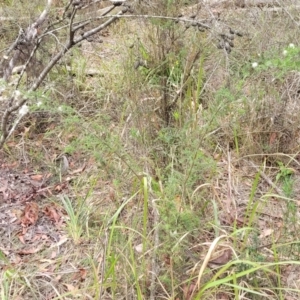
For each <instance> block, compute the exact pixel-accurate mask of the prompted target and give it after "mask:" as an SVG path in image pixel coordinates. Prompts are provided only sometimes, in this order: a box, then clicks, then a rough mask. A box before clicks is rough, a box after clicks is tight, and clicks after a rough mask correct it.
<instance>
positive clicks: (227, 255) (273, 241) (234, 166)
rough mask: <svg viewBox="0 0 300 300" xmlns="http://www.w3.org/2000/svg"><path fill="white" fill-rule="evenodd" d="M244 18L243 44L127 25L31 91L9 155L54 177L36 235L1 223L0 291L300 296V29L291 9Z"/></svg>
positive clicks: (50, 295)
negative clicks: (59, 163) (62, 169)
mask: <svg viewBox="0 0 300 300" xmlns="http://www.w3.org/2000/svg"><path fill="white" fill-rule="evenodd" d="M169 2H170V3H169ZM169 2H168V3H169V5H170V4H171V2H172V1H169ZM155 5H157V6H158V7H159V6H160V5H161V7H160V10H159V11H164V12H165V14H166V15H172V14H175V13H176V14H177V11H176V10H177V9H188V8H185V7H184V3H180V4H178V5H179V6H178V7H175V6H164V5H163V4H161V3H158V2H155ZM155 5H154V6H153V8H152V9H153V10H154V12H155V11H157V6H155ZM180 5H181V7H180ZM10 9H12V8H10ZM141 9H142V8H141ZM148 9H151V8H148ZM287 9H289V8H287ZM154 12H153V13H154ZM149 13H151V11H150V12H149ZM232 13H233V12H232V11H230V10H228V11H225V12H224V14H223V16H222V18H224V19H225V21H227V22H228V26H232V27H233V28H235V27H236V26H238V27H239V26H240V27H241V28H240V27H239V30H240V31H241V32H243V33H244V32H245V35H244V36H243V37H240V38H239V39H238V38H237V37H235V40H234V42H235V47H234V48H233V49H232V52H231V53H230V54H227V53H225V52H224V51H223V50H220V49H217V47H215V46H216V45H215V44H216V40H215V37H214V36H213V34H212V35H211V34H210V33H209V32H208V33H207V32H206V33H203V32H201V31H198V30H196V29H195V28H192V27H191V28H188V29H187V28H186V27H185V26H183V25H181V24H177V23H175V24H174V23H169V22H164V21H151V20H149V21H145V20H143V21H142V20H141V21H140V22H139V23H138V24H137V22H136V21H134V20H130V21H128V22H125V21H124V20H122V21H120V22H119V23H116V24H115V25H113V26H112V27H111V28H110V36H109V37H108V39H106V40H105V42H104V43H103V44H101V45H100V46H99V45H97V46H95V48H93V47H91V45H90V44H84V45H83V46H82V47H81V48H78V49H76V51H75V52H74V53H73V56H70V60H71V62H70V63H71V71H68V70H67V69H66V68H65V66H61V67H58V68H57V69H56V70H54V71H53V72H52V73H51V74H50V75H49V80H51V82H50V81H49V82H48V81H46V82H45V87H47V91H46V93H43V91H39V92H36V93H34V94H33V95H30V97H31V98H30V99H31V100H30V101H31V104H30V109H31V112H30V114H29V116H28V118H27V119H26V120H24V122H23V124H21V125H22V126H19V127H20V128H18V130H17V132H16V134H15V135H14V136H13V137H12V138H11V139H10V140H9V141H8V143H7V144H6V148H5V150H3V151H2V153H1V156H2V157H3V160H5V161H10V162H11V163H14V162H16V161H17V162H18V167H16V168H15V169H16V170H17V172H19V173H20V174H23V173H26V172H27V173H28V172H32V173H35V174H36V173H37V174H44V175H45V174H49V173H50V174H51V177H49V178H50V179H49V181H45V182H46V185H45V189H46V191H47V192H45V193H44V194H42V195H41V196H40V198H39V200H34V199H33V200H32V201H36V202H37V203H38V204H39V207H40V213H39V219H38V223H37V224H36V225H32V226H30V227H29V228H28V229H27V232H26V233H25V235H24V238H23V239H24V241H25V243H23V242H22V240H21V239H20V238H19V235H20V233H19V232H20V225H18V224H15V223H12V224H10V226H12V229H11V230H12V233H13V235H11V236H7V235H6V233H5V232H4V231H0V234H1V235H2V240H3V245H1V247H0V270H1V271H0V276H1V280H0V281H1V284H0V295H1V296H0V297H1V300H2V299H20V297H22V298H24V299H26V298H30V299H75V298H80V299H125V298H126V299H174V300H175V299H190V300H191V299H265V298H266V299H298V297H299V294H300V292H299V291H300V287H299V283H298V281H297V278H296V277H295V274H298V273H299V262H298V256H299V240H300V239H299V234H298V232H299V227H298V225H299V221H298V218H297V209H298V200H297V195H298V192H299V191H298V181H299V174H298V170H299V163H298V162H297V157H298V153H299V152H298V151H299V146H298V138H299V137H298V131H299V130H298V127H299V121H300V119H299V111H298V109H299V108H298V106H297V105H296V104H297V99H298V85H297V84H298V82H299V75H298V67H299V66H298V64H299V62H298V54H299V47H298V40H297V36H298V35H299V32H298V31H299V29H298V27H297V26H296V24H295V23H293V22H292V21H291V20H290V19H287V18H286V17H285V14H284V12H282V15H280V16H279V17H275V16H270V14H269V12H264V10H261V11H260V19H259V21H257V23H255V24H254V23H253V22H249V23H247V22H244V21H243V22H242V20H244V19H245V18H248V17H249V16H247V15H242V14H243V12H239V13H237V12H236V11H235V12H234V13H235V17H234V18H233V17H232V15H231V14H232ZM290 13H291V14H293V13H294V12H293V11H290ZM243 23H247V24H249V26H248V28H246V27H245V26H246V25H245V24H244V25H243ZM279 26H282V28H289V29H288V30H289V31H288V34H284V35H283V34H282V35H281V36H280V37H279V36H274V35H272V34H270V37H269V39H268V41H267V42H266V43H265V44H264V45H262V37H263V36H265V35H266V34H267V33H268V32H269V29H270V28H272V29H273V31H276V32H277V33H278V35H280V31H278V30H277V29H278V28H279ZM137 29H139V30H137ZM7 39H8V40H9V37H7ZM278 40H280V41H278ZM107 50H109V51H107ZM105 51H107V52H105ZM99 53H100V54H101V55H102V53H108V54H105V55H106V57H105V58H99V57H101V56H100V55H99ZM136 60H142V61H143V62H144V61H146V62H147V64H145V65H143V64H142V65H141V64H140V65H139V66H138V67H137V68H135V63H136ZM254 62H257V66H256V64H254V65H253V63H254ZM253 66H254V67H253ZM95 67H97V69H99V74H96V75H93V77H91V76H86V72H87V70H90V69H91V68H93V69H94V68H95ZM60 68H61V69H60ZM69 72H71V73H72V74H70V73H69ZM24 89H25V86H24ZM38 101H41V102H42V104H38V103H39V102H38ZM41 115H44V118H43V119H42V118H41ZM45 116H46V117H45ZM28 128H29V129H28ZM16 149H20V150H19V151H18V150H16ZM20 154H21V155H22V156H20ZM61 154H64V155H65V156H66V157H67V159H68V163H69V169H68V171H67V172H66V173H65V174H57V173H59V172H54V171H53V170H54V165H55V161H56V158H57V157H59V155H61ZM20 157H26V158H27V160H26V163H24V161H23V159H22V158H20ZM3 169H4V168H2V169H1V170H2V172H4V171H3ZM27 173H26V174H27ZM30 174H31V173H30ZM15 178H16V177H15ZM43 188H44V187H43ZM49 203H55V207H56V209H57V213H58V214H61V215H60V216H61V219H60V220H61V221H55V220H53V219H51V218H47V217H46V216H45V215H44V213H43V211H44V208H45V207H46V206H47V205H48V204H49ZM18 205H19V206H20V208H19V210H21V211H22V210H23V209H24V203H18ZM2 211H3V217H2V219H3V222H4V223H3V224H6V223H7V224H8V223H9V222H10V220H11V218H12V217H11V216H14V218H16V219H18V211H16V209H15V208H14V207H13V205H7V206H4V208H3V210H2V208H1V212H0V213H2ZM18 226H19V227H18ZM39 245H43V247H41V248H39V247H38V246H39ZM24 249H25V250H27V251H29V252H28V253H27V254H24ZM34 249H40V250H39V251H37V252H34V251H33V250H34ZM22 251H23V252H22Z"/></svg>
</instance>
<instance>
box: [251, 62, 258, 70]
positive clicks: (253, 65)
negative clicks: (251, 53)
mask: <svg viewBox="0 0 300 300" xmlns="http://www.w3.org/2000/svg"><path fill="white" fill-rule="evenodd" d="M257 66H258V63H257V62H256V61H255V62H253V63H252V68H253V69H255V68H256V67H257Z"/></svg>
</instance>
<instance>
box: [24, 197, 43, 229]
mask: <svg viewBox="0 0 300 300" xmlns="http://www.w3.org/2000/svg"><path fill="white" fill-rule="evenodd" d="M38 217H39V206H38V205H37V204H36V203H34V202H29V203H27V204H26V206H25V209H24V213H23V216H22V217H21V225H22V226H23V227H26V226H29V225H34V224H35V223H36V221H37V220H38Z"/></svg>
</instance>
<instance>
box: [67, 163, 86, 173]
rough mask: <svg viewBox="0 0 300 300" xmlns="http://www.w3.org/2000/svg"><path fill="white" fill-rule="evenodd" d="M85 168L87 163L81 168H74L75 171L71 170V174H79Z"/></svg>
mask: <svg viewBox="0 0 300 300" xmlns="http://www.w3.org/2000/svg"><path fill="white" fill-rule="evenodd" d="M85 168H86V164H84V165H83V166H82V167H81V168H79V169H76V170H74V171H69V174H71V175H74V174H77V173H81V172H83V171H84V170H85Z"/></svg>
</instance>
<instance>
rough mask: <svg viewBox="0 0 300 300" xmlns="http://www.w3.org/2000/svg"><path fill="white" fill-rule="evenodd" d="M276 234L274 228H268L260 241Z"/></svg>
mask: <svg viewBox="0 0 300 300" xmlns="http://www.w3.org/2000/svg"><path fill="white" fill-rule="evenodd" d="M273 232H274V230H273V229H272V228H267V229H265V230H264V231H263V232H262V234H261V235H260V236H259V238H260V239H262V238H265V237H267V236H269V235H271V234H272V233H273Z"/></svg>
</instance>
